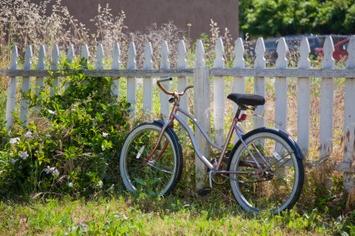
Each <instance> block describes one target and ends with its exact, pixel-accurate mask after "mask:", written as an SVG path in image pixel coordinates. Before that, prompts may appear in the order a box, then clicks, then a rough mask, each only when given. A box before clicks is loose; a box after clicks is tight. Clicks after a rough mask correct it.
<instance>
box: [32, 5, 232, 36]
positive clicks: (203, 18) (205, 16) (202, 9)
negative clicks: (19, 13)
mask: <svg viewBox="0 0 355 236" xmlns="http://www.w3.org/2000/svg"><path fill="white" fill-rule="evenodd" d="M32 1H34V2H39V1H40V0H32ZM236 2H237V0H62V3H63V4H65V5H67V6H68V8H69V10H70V12H71V13H72V14H73V15H74V16H75V17H76V18H78V19H79V20H80V21H82V22H83V23H85V24H86V25H88V26H89V28H90V27H92V26H90V25H91V23H90V21H89V19H90V18H92V17H93V16H94V15H95V14H96V12H97V5H98V4H101V5H102V6H104V5H106V3H109V4H110V7H111V8H112V11H113V13H114V14H115V13H116V14H117V13H119V12H120V11H121V10H124V11H125V13H126V16H127V19H126V25H127V26H128V28H129V30H130V31H136V30H143V29H144V28H145V27H147V26H149V25H151V24H152V23H158V24H161V23H165V22H168V21H173V22H174V23H175V24H176V25H177V26H178V27H179V28H180V29H183V30H186V31H187V24H188V23H191V24H192V28H191V36H192V37H194V38H197V37H198V36H199V35H200V34H201V33H208V31H209V24H210V19H211V18H212V19H213V20H214V21H216V22H218V24H219V27H220V28H221V29H224V27H228V29H229V30H230V32H231V34H232V35H233V36H234V37H235V36H236V25H237V19H236Z"/></svg>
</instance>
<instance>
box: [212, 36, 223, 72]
mask: <svg viewBox="0 0 355 236" xmlns="http://www.w3.org/2000/svg"><path fill="white" fill-rule="evenodd" d="M214 51H215V54H216V57H215V59H214V62H213V67H214V68H224V46H223V41H222V38H221V37H220V38H218V39H217V40H216V44H215V47H214Z"/></svg>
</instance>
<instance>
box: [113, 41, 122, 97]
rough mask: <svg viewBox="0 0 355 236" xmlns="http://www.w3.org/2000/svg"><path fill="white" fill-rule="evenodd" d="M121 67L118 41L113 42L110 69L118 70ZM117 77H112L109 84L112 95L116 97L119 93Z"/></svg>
mask: <svg viewBox="0 0 355 236" xmlns="http://www.w3.org/2000/svg"><path fill="white" fill-rule="evenodd" d="M120 67H121V49H120V45H119V43H114V44H113V48H112V70H119V69H120ZM119 88H120V84H119V79H117V78H113V80H112V85H111V94H112V96H114V97H116V98H118V96H119V93H120V90H119Z"/></svg>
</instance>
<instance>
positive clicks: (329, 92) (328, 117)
mask: <svg viewBox="0 0 355 236" xmlns="http://www.w3.org/2000/svg"><path fill="white" fill-rule="evenodd" d="M323 51H324V58H323V62H322V67H323V68H334V59H333V51H334V45H333V40H332V38H331V37H330V36H327V37H326V39H325V42H324V47H323ZM333 90H334V88H333V78H322V81H321V84H320V120H319V121H320V128H319V129H320V130H319V134H320V158H325V157H328V156H329V155H330V154H331V152H332V137H333V96H334V95H333V93H334V91H333Z"/></svg>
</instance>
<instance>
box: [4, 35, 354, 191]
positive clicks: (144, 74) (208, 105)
mask: <svg viewBox="0 0 355 236" xmlns="http://www.w3.org/2000/svg"><path fill="white" fill-rule="evenodd" d="M224 50H225V49H224V45H223V41H222V39H221V38H219V39H218V40H217V41H216V44H215V57H214V61H213V66H212V68H208V67H207V66H206V62H205V57H206V56H205V49H204V45H203V43H202V41H201V40H198V41H197V42H196V48H195V50H194V53H195V55H194V58H195V61H194V66H193V68H188V65H187V50H186V46H185V43H184V41H182V40H181V41H180V42H179V43H178V45H177V51H176V55H177V57H176V58H177V60H176V68H171V64H170V59H169V58H170V56H171V52H170V49H169V45H168V44H167V42H166V41H163V42H162V44H161V47H160V51H159V60H158V61H159V68H158V69H155V68H154V66H153V59H154V58H153V49H152V44H151V43H149V42H147V43H146V44H145V45H144V52H143V54H144V55H143V56H144V60H143V61H144V62H143V68H142V69H138V66H137V61H136V58H137V51H136V47H135V44H134V42H131V43H130V44H129V45H128V57H127V65H125V66H124V65H122V62H121V57H122V53H121V49H120V45H119V43H115V44H114V45H113V47H112V50H111V51H112V55H110V61H111V62H112V63H111V64H110V65H109V67H110V68H108V65H107V64H105V63H104V62H105V61H106V59H108V58H107V56H106V55H105V53H104V51H105V50H104V48H103V46H102V45H101V44H98V45H97V47H96V52H95V55H94V56H91V55H90V51H89V47H88V46H87V45H86V44H84V45H82V46H81V48H80V55H78V56H76V55H75V50H74V46H73V45H70V46H69V48H68V49H67V53H66V61H67V62H68V63H72V62H73V61H74V59H75V58H79V57H80V58H84V59H87V61H89V59H90V58H93V59H94V61H93V62H92V64H93V65H94V69H87V68H88V67H85V66H84V67H83V68H82V69H81V71H82V72H83V73H84V74H86V75H88V76H92V77H112V78H114V80H113V83H112V88H111V90H112V91H111V92H112V95H113V96H119V94H120V91H119V89H120V88H119V78H120V77H124V78H125V79H126V81H127V100H128V102H130V103H131V107H132V109H131V114H132V116H134V115H135V114H136V112H137V110H136V107H137V106H136V105H137V101H138V100H137V80H136V78H142V79H143V85H142V86H143V95H142V96H143V98H142V103H143V105H142V110H143V112H144V113H147V114H150V113H152V109H153V108H152V107H153V106H152V100H153V93H152V91H153V88H154V87H153V79H154V78H166V77H178V78H179V79H178V82H177V83H178V84H177V87H178V89H179V90H182V89H183V88H184V87H186V86H187V85H188V78H192V79H193V83H194V85H195V88H194V94H195V95H194V114H195V116H196V118H198V120H200V121H201V123H202V127H203V128H204V129H205V130H206V131H211V130H214V132H213V135H214V138H215V141H216V143H217V144H222V143H223V141H224V133H225V130H224V126H225V113H226V109H227V107H226V96H225V92H226V91H227V90H228V91H230V90H231V91H232V92H238V93H244V92H245V90H246V77H253V78H254V80H253V81H254V83H253V86H254V93H255V94H259V95H263V96H265V95H266V79H269V78H271V79H273V86H274V90H275V93H274V107H273V111H274V121H275V127H277V128H279V129H282V130H287V128H288V127H289V124H288V122H289V120H288V118H287V117H288V102H289V97H288V92H289V82H290V81H291V80H295V81H296V91H295V94H296V103H297V109H296V110H297V117H296V119H295V120H296V121H295V122H296V125H295V126H296V127H297V128H296V134H297V142H298V143H299V145H300V147H301V149H302V151H303V153H304V154H305V155H306V156H307V154H308V153H309V150H310V140H311V138H312V139H314V137H310V136H311V134H310V120H311V116H310V113H311V105H310V104H311V82H310V78H320V88H319V94H317V96H319V121H318V125H319V136H318V137H316V139H317V142H316V143H317V144H318V145H319V148H318V149H319V154H318V155H317V156H318V158H319V160H320V161H321V160H323V159H326V158H328V157H329V156H330V155H331V153H332V147H333V142H334V141H333V137H334V132H333V130H334V126H333V124H334V119H335V118H334V105H336V104H334V99H335V97H334V96H335V95H334V93H335V89H336V87H335V80H334V78H337V79H344V78H345V86H344V92H343V97H344V111H343V112H344V114H342V116H343V120H344V121H343V127H342V132H343V134H344V137H345V135H347V136H346V137H345V138H344V141H345V149H344V154H343V156H344V161H343V162H342V163H341V164H340V165H339V166H340V169H341V170H342V171H343V172H344V175H345V178H344V179H345V182H346V184H345V186H347V188H348V189H349V186H351V187H354V178H353V177H351V176H352V174H353V173H354V170H353V168H352V166H353V163H355V161H354V158H355V153H354V152H355V150H354V148H350V147H354V146H355V143H354V138H353V134H354V133H355V105H354V102H355V36H351V37H350V39H349V43H348V46H347V52H348V56H347V59H346V63H345V66H344V68H336V66H335V61H334V59H333V52H334V43H333V40H332V38H331V37H330V36H328V37H326V39H325V42H324V46H323V56H322V59H321V66H320V68H313V67H311V63H310V60H309V54H310V47H309V43H308V40H307V38H306V37H304V38H303V39H302V41H301V42H300V47H299V51H298V52H299V58H298V61H297V66H296V67H290V66H289V61H288V53H289V48H288V45H287V43H286V40H285V39H284V38H280V39H279V40H278V44H277V49H276V52H277V59H276V62H275V66H274V67H267V66H266V62H267V61H266V59H265V52H266V49H265V44H264V40H263V38H259V39H258V40H257V42H256V46H255V60H254V65H253V67H247V66H246V63H245V60H244V44H243V40H242V39H241V38H238V39H237V40H236V41H235V47H234V61H233V66H232V68H227V67H226V65H225V51H224ZM60 55H61V52H60V50H59V47H58V45H55V46H54V47H53V48H52V50H51V58H50V65H47V64H46V62H47V61H48V58H47V56H46V47H45V46H44V45H42V46H40V47H39V52H38V57H37V58H36V59H37V60H38V61H37V62H36V63H33V59H34V56H33V52H32V46H28V47H27V48H26V51H25V57H24V64H23V68H22V69H20V68H18V60H19V54H18V50H17V48H16V47H14V48H13V50H12V56H11V63H10V66H9V68H8V69H0V76H2V77H5V76H6V77H9V82H8V91H7V105H6V122H7V128H8V129H10V128H11V127H12V124H13V112H14V111H15V107H16V89H17V83H18V79H19V77H22V79H21V92H23V93H26V92H28V91H30V89H31V88H30V87H31V83H30V80H31V78H32V77H35V78H36V81H35V86H36V88H35V90H34V91H35V92H36V94H39V92H40V91H41V89H43V86H44V80H45V79H46V78H48V77H51V78H54V79H53V82H52V83H51V95H53V94H55V93H57V92H58V90H59V86H60V77H64V76H70V75H72V74H74V73H77V71H76V70H70V69H63V68H60V63H59V62H60V60H59V59H60ZM33 64H35V65H36V67H34V66H33ZM226 76H229V77H233V81H232V86H230V87H231V88H229V87H227V83H226V81H225V79H224V77H226ZM65 86H67V85H64V87H65ZM166 86H167V88H169V87H170V86H172V84H170V83H169V82H168V83H166ZM159 100H160V113H161V115H162V117H163V118H164V117H166V116H167V115H168V111H169V103H168V102H167V97H166V95H165V94H162V93H160V94H159ZM181 106H182V107H183V108H185V109H187V107H188V101H187V99H186V98H183V99H182V101H181ZM233 109H234V110H235V109H236V105H234V106H233ZM28 110H29V102H28V101H27V100H26V98H23V99H21V101H20V109H19V111H20V120H21V121H22V122H23V123H24V124H27V123H28V112H29V111H28ZM266 112H267V111H266V109H265V107H264V106H262V107H258V108H257V109H256V113H257V114H258V116H256V117H254V127H260V126H264V125H265V119H264V117H265V113H266ZM211 120H213V122H210V121H211ZM196 136H197V140H198V142H199V143H200V145H201V147H203V148H202V150H204V152H205V153H204V154H205V155H208V154H209V151H208V148H207V143H206V142H205V141H204V140H203V138H202V136H201V135H200V134H199V133H197V134H196ZM196 172H197V173H196V178H197V187H201V186H202V184H203V179H204V176H205V170H204V167H203V165H202V163H200V161H199V159H198V158H196Z"/></svg>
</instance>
